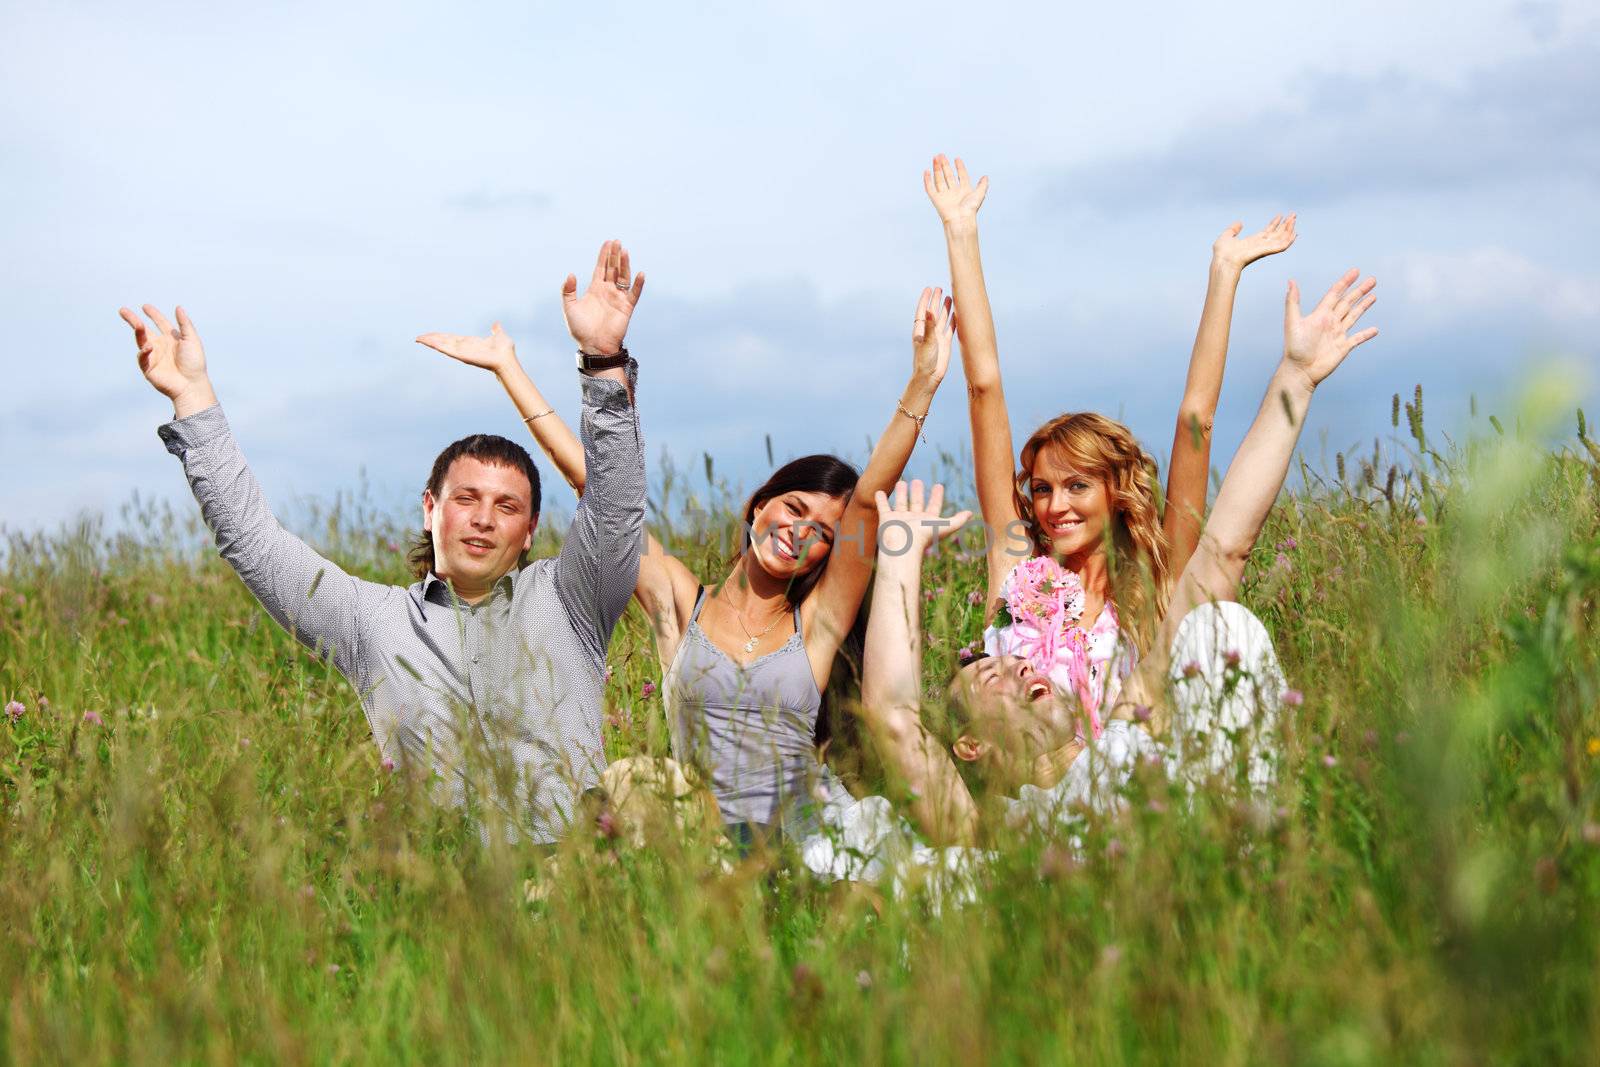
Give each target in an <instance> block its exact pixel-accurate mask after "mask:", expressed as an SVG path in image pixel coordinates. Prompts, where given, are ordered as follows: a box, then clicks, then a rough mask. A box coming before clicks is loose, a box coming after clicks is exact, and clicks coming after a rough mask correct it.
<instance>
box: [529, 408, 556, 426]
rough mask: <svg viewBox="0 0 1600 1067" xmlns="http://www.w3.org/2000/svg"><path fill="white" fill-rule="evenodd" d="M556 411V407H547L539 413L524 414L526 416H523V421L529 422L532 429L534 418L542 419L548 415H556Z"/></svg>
mask: <svg viewBox="0 0 1600 1067" xmlns="http://www.w3.org/2000/svg"><path fill="white" fill-rule="evenodd" d="M555 413H556V409H555V408H546V409H545V410H543V411H541V412H539V414H537V415H524V416H522V421H523V422H525V423H527V424H528V426H529V428H530V429H531V428H532V426H533V420H534V419H542V418H544V417H545V416H546V415H554V414H555Z"/></svg>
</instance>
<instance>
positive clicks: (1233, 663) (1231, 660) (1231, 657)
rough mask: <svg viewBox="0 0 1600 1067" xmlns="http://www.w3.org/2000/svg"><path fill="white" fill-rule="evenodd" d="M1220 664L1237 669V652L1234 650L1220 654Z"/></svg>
mask: <svg viewBox="0 0 1600 1067" xmlns="http://www.w3.org/2000/svg"><path fill="white" fill-rule="evenodd" d="M1222 662H1223V663H1225V664H1226V665H1227V666H1229V667H1237V666H1238V665H1239V650H1238V649H1236V648H1230V649H1228V651H1226V652H1224V653H1223V654H1222Z"/></svg>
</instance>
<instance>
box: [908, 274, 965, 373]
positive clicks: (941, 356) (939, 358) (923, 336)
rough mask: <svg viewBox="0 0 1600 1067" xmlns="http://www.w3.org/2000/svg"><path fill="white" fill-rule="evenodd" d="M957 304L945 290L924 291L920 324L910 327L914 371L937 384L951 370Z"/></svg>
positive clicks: (918, 308) (935, 288) (918, 313)
mask: <svg viewBox="0 0 1600 1067" xmlns="http://www.w3.org/2000/svg"><path fill="white" fill-rule="evenodd" d="M954 307H955V304H954V302H953V301H952V300H951V299H950V298H949V297H947V296H945V295H944V290H943V289H940V288H938V287H931V288H928V289H924V290H922V296H921V297H920V298H918V300H917V321H916V324H915V325H913V326H912V327H911V372H912V374H914V375H915V376H916V377H918V378H921V379H924V380H925V381H928V382H931V383H932V384H934V385H938V384H939V383H940V382H942V381H944V373H945V371H946V370H948V369H949V367H950V336H951V333H952V332H953V331H954V329H955V310H954Z"/></svg>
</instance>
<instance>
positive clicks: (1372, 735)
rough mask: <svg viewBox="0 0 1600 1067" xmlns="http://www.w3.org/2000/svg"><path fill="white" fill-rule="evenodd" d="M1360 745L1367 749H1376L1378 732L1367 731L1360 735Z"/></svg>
mask: <svg viewBox="0 0 1600 1067" xmlns="http://www.w3.org/2000/svg"><path fill="white" fill-rule="evenodd" d="M1361 743H1362V744H1363V745H1366V746H1367V747H1368V748H1377V747H1378V731H1376V730H1368V731H1367V732H1366V733H1364V734H1362V735H1361Z"/></svg>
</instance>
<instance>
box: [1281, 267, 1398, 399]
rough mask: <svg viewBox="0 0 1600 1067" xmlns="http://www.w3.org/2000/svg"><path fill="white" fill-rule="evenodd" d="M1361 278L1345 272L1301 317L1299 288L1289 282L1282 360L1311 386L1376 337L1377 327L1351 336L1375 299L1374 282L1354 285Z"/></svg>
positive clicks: (1358, 274) (1356, 271) (1356, 274)
mask: <svg viewBox="0 0 1600 1067" xmlns="http://www.w3.org/2000/svg"><path fill="white" fill-rule="evenodd" d="M1360 276H1361V272H1360V271H1358V270H1355V269H1353V268H1352V269H1351V270H1348V271H1346V272H1345V274H1344V277H1342V278H1340V279H1339V280H1338V281H1337V282H1334V283H1333V287H1332V288H1331V289H1329V290H1328V291H1327V292H1326V293H1324V294H1323V297H1322V299H1321V300H1319V301H1317V306H1316V307H1314V308H1312V309H1311V313H1310V314H1309V315H1304V314H1301V311H1300V289H1299V287H1298V286H1297V285H1295V283H1294V282H1292V281H1291V282H1290V283H1289V295H1288V298H1287V302H1286V306H1285V308H1284V313H1283V358H1284V359H1285V360H1286V361H1287V362H1288V363H1289V364H1290V365H1291V366H1293V367H1294V368H1295V369H1296V370H1298V371H1300V372H1301V373H1303V374H1304V375H1305V376H1306V379H1307V381H1308V383H1309V384H1310V385H1312V386H1316V385H1318V384H1320V383H1321V382H1322V380H1323V379H1324V378H1326V377H1327V376H1328V375H1330V374H1332V373H1333V372H1334V371H1335V370H1337V369H1338V367H1339V364H1341V363H1343V362H1344V357H1345V356H1348V355H1349V354H1350V350H1351V349H1353V348H1355V347H1356V346H1357V345H1360V344H1365V343H1366V342H1367V341H1370V340H1372V339H1373V338H1374V337H1376V336H1378V328H1377V327H1376V326H1369V327H1367V328H1366V329H1364V330H1362V331H1361V332H1359V333H1355V334H1352V333H1351V332H1350V331H1351V330H1352V329H1354V328H1355V324H1356V323H1357V321H1359V320H1360V318H1361V316H1362V315H1365V314H1366V313H1367V309H1368V308H1370V307H1371V306H1372V305H1373V302H1374V301H1376V300H1377V299H1378V298H1377V296H1375V295H1373V292H1372V290H1373V289H1374V288H1375V287H1376V286H1377V284H1378V281H1377V279H1376V278H1368V279H1367V280H1366V281H1364V282H1362V283H1361V284H1360V285H1356V284H1355V281H1356V279H1357V278H1359V277H1360Z"/></svg>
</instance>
